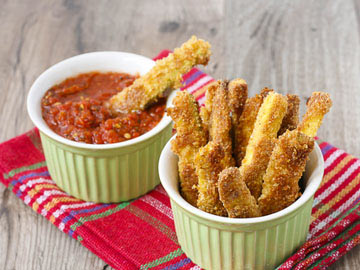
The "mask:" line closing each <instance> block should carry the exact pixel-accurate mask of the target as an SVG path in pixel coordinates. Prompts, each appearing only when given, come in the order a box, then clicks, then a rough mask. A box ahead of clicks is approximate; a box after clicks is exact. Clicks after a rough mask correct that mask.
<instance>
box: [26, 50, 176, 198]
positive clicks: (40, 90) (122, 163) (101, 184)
mask: <svg viewBox="0 0 360 270" xmlns="http://www.w3.org/2000/svg"><path fill="white" fill-rule="evenodd" d="M154 63H155V62H154V61H153V60H151V59H149V58H146V57H143V56H140V55H135V54H131V53H124V52H94V53H87V54H82V55H78V56H75V57H72V58H69V59H66V60H64V61H62V62H60V63H58V64H56V65H54V66H52V67H50V68H49V69H47V70H46V71H45V72H44V73H42V74H41V75H40V76H39V77H38V78H37V79H36V81H35V82H34V84H33V85H32V86H31V88H30V92H29V95H28V99H27V109H28V113H29V116H30V118H31V120H32V121H33V123H34V124H35V126H36V127H37V128H38V129H39V130H40V136H41V141H42V146H43V149H44V154H45V158H46V163H47V167H48V170H49V173H50V175H51V177H52V179H53V180H54V181H55V182H56V184H57V185H58V186H59V187H60V188H61V189H63V190H64V191H66V192H67V193H69V194H70V195H72V196H74V197H77V198H79V199H83V200H86V201H93V202H103V203H108V202H120V201H127V200H130V199H134V198H136V197H138V196H140V195H142V194H145V193H146V192H148V191H150V190H151V189H153V188H154V187H155V186H156V185H157V184H159V177H158V170H157V164H158V160H159V156H160V153H161V150H162V148H163V147H164V145H165V143H166V142H167V141H168V140H169V138H170V137H171V130H172V127H171V118H169V117H168V116H167V115H166V114H165V115H164V116H163V118H162V120H161V121H160V122H159V123H158V124H157V126H155V127H154V128H153V129H152V130H150V131H149V132H147V133H145V134H143V135H141V136H139V137H137V138H135V139H131V140H128V141H124V142H119V143H113V144H86V143H81V142H75V141H71V140H68V139H66V138H64V137H61V136H60V135H58V134H56V133H55V132H54V131H52V130H51V129H50V128H49V127H48V126H47V124H46V123H45V121H44V119H43V118H42V115H41V105H40V104H41V103H40V102H41V98H42V97H43V95H44V93H45V92H46V91H47V90H48V89H49V88H50V87H52V86H53V85H55V84H58V83H60V82H62V81H63V80H65V79H67V78H69V77H73V76H76V75H78V74H81V73H86V72H90V71H99V72H110V71H113V72H124V73H129V74H132V75H135V74H136V73H139V74H140V75H143V74H145V73H146V72H147V71H148V70H149V69H151V68H152V67H153V66H154ZM174 94H175V91H174V92H173V93H172V94H171V95H170V96H169V98H168V100H167V106H169V105H170V104H171V99H172V97H173V96H174Z"/></svg>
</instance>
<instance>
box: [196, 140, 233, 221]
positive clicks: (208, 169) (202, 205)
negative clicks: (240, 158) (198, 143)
mask: <svg viewBox="0 0 360 270" xmlns="http://www.w3.org/2000/svg"><path fill="white" fill-rule="evenodd" d="M225 152H226V151H225V148H224V147H223V146H222V145H221V144H219V143H216V142H214V141H210V142H208V144H207V145H205V146H204V147H202V148H200V151H199V153H198V154H197V155H196V157H195V165H196V173H197V175H198V177H199V186H198V191H199V197H198V201H197V206H198V208H199V209H201V210H203V211H205V212H208V213H211V214H214V215H218V216H227V212H226V209H225V208H224V206H223V204H222V202H221V201H220V199H219V191H218V187H217V185H218V177H219V173H221V172H222V171H223V170H224V169H225V168H227V167H230V166H232V165H233V163H232V162H233V161H232V160H231V159H230V157H229V155H227V154H226V153H225Z"/></svg>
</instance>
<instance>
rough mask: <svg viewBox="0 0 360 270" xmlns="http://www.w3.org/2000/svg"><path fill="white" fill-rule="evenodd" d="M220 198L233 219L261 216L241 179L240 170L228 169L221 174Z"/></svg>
mask: <svg viewBox="0 0 360 270" xmlns="http://www.w3.org/2000/svg"><path fill="white" fill-rule="evenodd" d="M219 196H220V200H221V201H222V203H223V205H224V207H225V209H226V211H227V212H228V216H229V217H231V218H250V217H259V216H261V212H260V209H259V206H258V205H257V203H256V200H255V198H254V197H253V196H252V195H251V193H250V190H249V189H248V187H247V186H246V184H245V182H244V181H243V179H242V178H241V177H240V171H239V169H238V168H235V167H231V168H227V169H225V170H223V171H222V172H221V173H220V175H219Z"/></svg>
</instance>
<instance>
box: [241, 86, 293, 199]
mask: <svg viewBox="0 0 360 270" xmlns="http://www.w3.org/2000/svg"><path fill="white" fill-rule="evenodd" d="M286 111H287V101H286V98H285V97H284V96H283V95H280V94H277V93H275V92H271V93H269V94H268V95H267V97H266V98H265V100H264V102H263V104H262V105H261V107H260V110H259V113H258V115H257V117H256V122H255V125H254V130H253V132H252V134H251V137H250V140H249V144H248V146H247V147H246V154H245V157H244V159H243V161H242V165H241V167H240V173H241V177H242V179H243V180H244V181H245V183H246V185H247V186H248V188H249V189H250V192H251V194H252V195H253V196H254V197H255V199H258V198H259V196H260V194H261V189H262V182H263V177H264V174H265V171H266V168H267V165H268V163H269V159H270V156H271V152H272V150H273V146H274V141H275V139H276V136H277V133H278V131H279V129H280V126H281V122H282V120H283V118H284V116H285V114H286Z"/></svg>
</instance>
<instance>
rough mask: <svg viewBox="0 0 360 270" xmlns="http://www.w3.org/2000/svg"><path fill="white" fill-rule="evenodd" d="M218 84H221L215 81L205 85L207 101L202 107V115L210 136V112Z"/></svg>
mask: <svg viewBox="0 0 360 270" xmlns="http://www.w3.org/2000/svg"><path fill="white" fill-rule="evenodd" d="M218 86H219V85H218V82H217V81H214V82H212V83H210V84H208V85H206V86H205V89H206V90H205V103H204V106H203V107H201V108H200V117H201V120H202V123H203V127H204V130H205V132H206V134H207V135H208V136H209V129H210V114H211V110H212V104H213V99H214V96H215V91H216V89H217V87H218Z"/></svg>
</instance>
